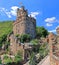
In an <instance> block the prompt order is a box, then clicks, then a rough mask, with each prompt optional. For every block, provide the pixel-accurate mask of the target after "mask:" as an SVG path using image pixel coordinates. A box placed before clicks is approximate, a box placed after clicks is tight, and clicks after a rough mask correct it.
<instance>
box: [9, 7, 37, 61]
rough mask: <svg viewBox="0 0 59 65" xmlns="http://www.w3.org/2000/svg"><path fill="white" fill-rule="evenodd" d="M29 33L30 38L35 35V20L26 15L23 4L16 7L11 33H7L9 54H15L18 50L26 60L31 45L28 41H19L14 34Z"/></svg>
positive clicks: (30, 51) (30, 50)
mask: <svg viewBox="0 0 59 65" xmlns="http://www.w3.org/2000/svg"><path fill="white" fill-rule="evenodd" d="M17 34H18V35H22V34H29V35H30V36H31V38H35V36H36V20H35V19H34V18H33V17H31V16H28V12H27V10H25V8H24V6H22V7H21V8H20V9H19V8H18V9H17V18H16V21H15V22H13V33H11V34H10V35H9V41H10V46H9V48H10V54H12V55H15V54H17V53H18V51H20V52H21V53H22V57H23V59H25V60H27V59H28V58H29V56H30V54H31V53H32V46H31V45H30V44H29V43H21V42H20V40H19V39H18V38H17V37H16V35H17Z"/></svg>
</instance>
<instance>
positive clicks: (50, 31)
mask: <svg viewBox="0 0 59 65" xmlns="http://www.w3.org/2000/svg"><path fill="white" fill-rule="evenodd" d="M58 27H59V25H58V26H57V27H56V28H55V29H54V30H50V31H49V32H53V33H55V32H56V29H57V28H58Z"/></svg>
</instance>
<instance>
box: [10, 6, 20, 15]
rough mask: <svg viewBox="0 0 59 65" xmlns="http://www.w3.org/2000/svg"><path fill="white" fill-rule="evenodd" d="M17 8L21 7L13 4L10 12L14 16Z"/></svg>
mask: <svg viewBox="0 0 59 65" xmlns="http://www.w3.org/2000/svg"><path fill="white" fill-rule="evenodd" d="M17 8H19V7H18V6H12V7H11V11H10V13H11V14H12V15H13V16H16V12H17Z"/></svg>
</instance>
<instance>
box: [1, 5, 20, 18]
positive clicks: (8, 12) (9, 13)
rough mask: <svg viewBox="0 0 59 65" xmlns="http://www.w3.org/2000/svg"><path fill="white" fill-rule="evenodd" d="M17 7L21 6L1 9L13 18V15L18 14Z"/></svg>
mask: <svg viewBox="0 0 59 65" xmlns="http://www.w3.org/2000/svg"><path fill="white" fill-rule="evenodd" d="M17 8H19V7H18V6H12V7H11V9H10V11H8V10H7V9H6V8H0V11H1V12H2V13H3V12H4V13H5V14H6V15H7V16H8V17H9V18H11V17H12V16H16V11H17Z"/></svg>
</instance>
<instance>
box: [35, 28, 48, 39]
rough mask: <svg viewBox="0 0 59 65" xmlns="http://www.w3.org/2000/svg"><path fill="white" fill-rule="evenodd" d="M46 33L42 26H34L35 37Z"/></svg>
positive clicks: (44, 35)
mask: <svg viewBox="0 0 59 65" xmlns="http://www.w3.org/2000/svg"><path fill="white" fill-rule="evenodd" d="M47 35H48V31H47V30H46V29H45V28H44V27H37V28H36V37H37V38H40V37H46V36H47Z"/></svg>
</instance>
